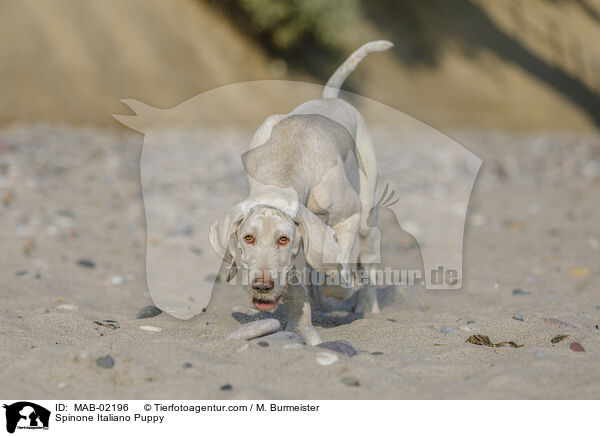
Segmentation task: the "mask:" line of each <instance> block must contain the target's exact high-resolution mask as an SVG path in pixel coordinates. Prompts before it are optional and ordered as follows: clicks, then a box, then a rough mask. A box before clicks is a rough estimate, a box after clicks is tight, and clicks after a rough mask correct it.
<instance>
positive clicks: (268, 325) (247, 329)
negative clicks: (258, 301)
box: [227, 318, 281, 340]
mask: <svg viewBox="0 0 600 436" xmlns="http://www.w3.org/2000/svg"><path fill="white" fill-rule="evenodd" d="M280 328H281V323H280V322H279V320H277V319H275V318H268V319H261V320H258V321H252V322H249V323H247V324H244V325H242V326H241V327H238V328H237V329H235V330H234V331H232V332H231V333H229V334H228V335H227V339H246V340H248V339H253V338H258V337H259V336H264V335H266V334H269V333H273V332H275V331H277V330H279V329H280Z"/></svg>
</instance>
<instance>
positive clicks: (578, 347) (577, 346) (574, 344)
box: [569, 342, 585, 353]
mask: <svg viewBox="0 0 600 436" xmlns="http://www.w3.org/2000/svg"><path fill="white" fill-rule="evenodd" d="M569 348H570V349H571V351H575V352H580V353H581V352H585V348H583V345H581V344H580V343H579V342H572V343H571V345H569Z"/></svg>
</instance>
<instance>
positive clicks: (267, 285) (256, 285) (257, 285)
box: [252, 280, 275, 293]
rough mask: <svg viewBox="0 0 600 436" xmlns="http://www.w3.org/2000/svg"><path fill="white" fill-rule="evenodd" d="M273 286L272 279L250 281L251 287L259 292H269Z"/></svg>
mask: <svg viewBox="0 0 600 436" xmlns="http://www.w3.org/2000/svg"><path fill="white" fill-rule="evenodd" d="M274 287H275V283H274V282H273V280H269V281H267V282H263V281H262V280H254V281H253V282H252V289H255V290H257V291H259V292H265V293H266V292H269V291H272V290H273V288H274Z"/></svg>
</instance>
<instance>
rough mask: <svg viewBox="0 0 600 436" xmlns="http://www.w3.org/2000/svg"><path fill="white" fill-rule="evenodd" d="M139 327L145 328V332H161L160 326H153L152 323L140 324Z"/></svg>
mask: <svg viewBox="0 0 600 436" xmlns="http://www.w3.org/2000/svg"><path fill="white" fill-rule="evenodd" d="M140 328H141V329H142V330H146V331H147V332H156V333H160V332H162V329H161V328H160V327H155V326H153V325H141V326H140Z"/></svg>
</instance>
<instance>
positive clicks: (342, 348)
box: [317, 341, 357, 357]
mask: <svg viewBox="0 0 600 436" xmlns="http://www.w3.org/2000/svg"><path fill="white" fill-rule="evenodd" d="M317 347H319V348H326V349H328V350H331V351H335V352H336V353H340V354H343V355H344V356H348V357H352V356H355V355H356V354H357V351H356V350H355V349H354V347H353V346H352V345H350V343H348V342H346V341H329V342H321V343H320V344H319V345H317Z"/></svg>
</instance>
